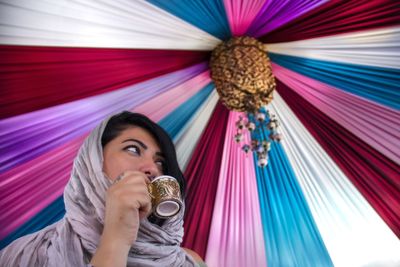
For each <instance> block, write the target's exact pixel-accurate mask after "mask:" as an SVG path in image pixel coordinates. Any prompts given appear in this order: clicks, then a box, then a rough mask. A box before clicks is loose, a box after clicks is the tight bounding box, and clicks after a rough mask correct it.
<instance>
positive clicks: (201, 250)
mask: <svg viewBox="0 0 400 267" xmlns="http://www.w3.org/2000/svg"><path fill="white" fill-rule="evenodd" d="M228 114H229V111H228V110H227V109H226V108H225V107H224V106H223V105H222V104H221V103H220V102H219V103H218V104H217V106H216V107H215V109H214V111H213V113H212V115H211V118H210V121H209V122H208V123H207V127H206V128H205V130H204V132H203V134H202V135H201V137H200V140H199V142H198V143H197V146H196V148H195V150H194V152H193V156H192V157H191V160H190V161H189V163H188V166H187V168H186V171H185V178H186V181H187V190H186V192H187V196H186V206H187V210H186V214H185V224H184V229H185V235H184V237H183V238H184V239H183V244H182V246H184V247H187V248H190V249H193V250H194V251H196V252H197V253H198V254H199V255H200V256H201V257H202V258H203V259H204V258H205V254H206V250H207V242H208V238H209V232H210V225H211V219H212V215H213V211H214V206H215V197H216V193H217V185H218V179H219V172H220V169H221V160H222V152H223V148H224V138H223V137H224V136H225V134H226V124H227V121H228ZM221 137H222V138H221ZM210 267H211V266H210Z"/></svg>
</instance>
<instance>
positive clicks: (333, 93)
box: [273, 64, 400, 164]
mask: <svg viewBox="0 0 400 267" xmlns="http://www.w3.org/2000/svg"><path fill="white" fill-rule="evenodd" d="M273 69H274V74H275V76H276V77H277V78H278V79H279V80H281V81H283V82H284V83H285V84H286V85H287V86H289V87H290V88H291V89H292V90H294V91H295V92H297V93H298V94H299V95H301V96H302V97H303V98H304V99H306V100H307V101H308V102H309V103H311V104H312V105H314V107H316V108H317V109H319V110H320V111H321V112H323V113H324V114H326V115H327V116H329V117H330V118H331V119H333V120H335V121H336V122H337V123H339V124H340V125H341V126H342V127H344V128H346V129H347V130H348V131H350V132H351V133H352V134H354V135H355V136H357V137H358V138H360V139H361V140H363V141H364V142H365V143H367V144H369V145H370V146H372V147H373V148H375V149H376V150H378V151H379V152H380V153H382V154H384V155H385V156H386V157H388V158H389V159H391V160H393V161H394V162H396V163H397V164H400V131H399V125H400V111H397V110H393V109H390V108H387V107H385V106H382V105H378V104H376V103H375V102H371V101H367V100H365V99H363V98H359V97H357V96H355V95H352V94H349V93H346V92H343V91H342V90H339V89H337V88H335V87H331V86H329V85H326V84H324V83H321V82H318V81H316V80H313V79H311V78H308V77H306V76H303V75H300V74H298V73H296V72H294V71H290V70H288V69H285V68H283V67H281V66H279V65H276V64H273Z"/></svg>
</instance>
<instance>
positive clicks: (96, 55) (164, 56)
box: [0, 46, 207, 118]
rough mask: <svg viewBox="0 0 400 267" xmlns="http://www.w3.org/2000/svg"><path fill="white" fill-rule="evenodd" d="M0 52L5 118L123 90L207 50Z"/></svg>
mask: <svg viewBox="0 0 400 267" xmlns="http://www.w3.org/2000/svg"><path fill="white" fill-rule="evenodd" d="M0 57H1V59H2V64H1V65H0V87H1V88H2V90H1V91H0V118H5V117H11V116H15V115H19V114H22V113H27V112H31V111H35V110H38V109H43V108H47V107H50V106H55V105H59V104H63V103H66V102H70V101H74V100H78V99H82V98H85V97H89V96H93V95H97V94H102V93H106V92H110V91H113V90H116V89H121V88H123V87H126V86H129V85H132V84H136V83H138V82H141V81H144V80H148V79H151V78H154V77H157V76H160V75H163V74H166V73H169V72H172V71H176V70H179V69H183V68H186V67H189V66H192V65H194V64H197V63H200V62H202V61H203V60H205V59H206V58H207V53H205V52H193V51H171V50H128V49H100V48H63V47H31V46H28V47H27V46H2V47H1V49H0ZM154 60H156V61H157V64H154Z"/></svg>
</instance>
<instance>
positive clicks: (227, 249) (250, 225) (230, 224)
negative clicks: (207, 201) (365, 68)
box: [206, 111, 269, 267]
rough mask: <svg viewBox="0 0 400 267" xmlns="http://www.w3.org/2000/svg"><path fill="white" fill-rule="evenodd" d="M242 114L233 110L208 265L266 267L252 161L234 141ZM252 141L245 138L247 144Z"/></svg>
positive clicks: (210, 238) (220, 174)
mask: <svg viewBox="0 0 400 267" xmlns="http://www.w3.org/2000/svg"><path fill="white" fill-rule="evenodd" d="M240 115H242V116H244V115H243V113H239V112H233V111H231V112H230V113H229V118H228V122H227V129H226V135H225V141H224V148H223V155H222V162H221V166H222V168H221V169H220V173H219V179H218V188H217V196H216V200H215V205H214V206H215V207H214V213H213V216H212V222H211V229H210V236H209V239H208V246H207V254H206V263H207V265H209V266H231V267H242V266H266V259H265V258H266V256H265V248H264V240H263V229H262V226H261V215H260V206H259V202H258V193H257V183H256V177H255V172H254V167H253V166H254V162H253V158H252V155H251V154H246V153H244V152H243V151H242V149H241V145H239V144H237V143H236V142H235V141H234V135H235V134H236V125H235V124H236V121H237V120H238V119H239V116H240ZM249 139H250V136H249V135H246V136H245V139H244V142H247V143H249V142H250V141H249ZM268 256H269V255H268Z"/></svg>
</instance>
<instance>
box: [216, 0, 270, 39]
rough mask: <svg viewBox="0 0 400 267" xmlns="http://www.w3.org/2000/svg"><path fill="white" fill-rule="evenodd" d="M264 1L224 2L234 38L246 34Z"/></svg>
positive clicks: (226, 0)
mask: <svg viewBox="0 0 400 267" xmlns="http://www.w3.org/2000/svg"><path fill="white" fill-rule="evenodd" d="M265 2H266V0H253V1H246V0H224V5H225V11H226V16H227V17H228V21H229V27H230V29H231V32H232V34H233V35H234V36H241V35H243V34H245V33H246V31H247V29H248V28H249V27H250V25H251V23H252V22H253V20H254V18H255V17H256V16H257V14H258V11H260V9H261V8H262V7H263V5H264V3H265Z"/></svg>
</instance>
